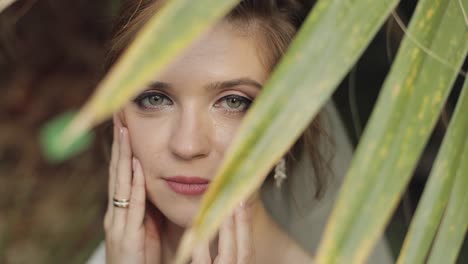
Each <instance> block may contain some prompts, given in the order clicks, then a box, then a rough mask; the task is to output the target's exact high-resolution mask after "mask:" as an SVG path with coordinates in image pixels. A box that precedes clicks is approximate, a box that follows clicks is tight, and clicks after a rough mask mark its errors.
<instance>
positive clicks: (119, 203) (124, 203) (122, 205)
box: [112, 198, 130, 208]
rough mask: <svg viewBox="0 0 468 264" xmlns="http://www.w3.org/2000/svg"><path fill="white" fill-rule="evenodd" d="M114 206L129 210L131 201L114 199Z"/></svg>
mask: <svg viewBox="0 0 468 264" xmlns="http://www.w3.org/2000/svg"><path fill="white" fill-rule="evenodd" d="M112 204H113V205H114V206H115V207H118V208H127V207H128V206H129V205H130V200H129V199H116V198H114V199H113V201H112Z"/></svg>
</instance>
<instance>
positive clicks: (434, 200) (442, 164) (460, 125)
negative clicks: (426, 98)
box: [397, 80, 468, 264]
mask: <svg viewBox="0 0 468 264" xmlns="http://www.w3.org/2000/svg"><path fill="white" fill-rule="evenodd" d="M466 113H468V80H466V81H465V87H464V91H463V93H462V95H461V96H460V99H459V103H458V104H457V108H456V110H455V114H454V116H453V117H452V121H451V122H450V126H449V128H448V130H447V133H446V135H445V137H444V141H443V143H442V147H441V149H440V151H439V153H438V154H437V159H436V161H435V164H434V168H433V169H432V172H431V175H430V177H429V181H428V182H427V184H426V187H425V189H424V193H423V195H422V198H421V200H420V202H419V205H418V208H417V210H416V214H415V216H414V217H413V221H412V222H411V226H410V229H409V231H408V234H407V235H406V239H405V242H404V244H403V248H402V250H401V252H400V256H399V259H398V262H397V263H411V264H413V263H414V264H417V263H424V261H425V259H426V256H427V253H428V252H429V249H430V247H431V244H432V241H433V240H434V237H435V234H436V231H437V228H438V227H439V224H440V221H441V219H442V215H443V213H444V210H445V207H446V205H447V201H448V200H449V197H450V195H451V192H452V190H453V181H454V179H455V175H457V174H463V173H465V175H466V173H467V172H468V170H466V168H465V170H463V169H462V164H463V163H465V164H466V162H463V161H464V160H467V159H468V156H467V155H468V152H467V151H468V122H466ZM463 153H464V154H463ZM465 178H466V176H465ZM460 180H461V179H460ZM460 180H459V181H460ZM457 185H461V186H463V184H461V183H457ZM465 190H468V186H466V185H465ZM452 195H455V194H453V193H452ZM467 204H468V201H467ZM465 207H466V206H465ZM455 208H462V210H463V207H455ZM465 210H466V209H465ZM454 226H455V227H456V228H455V231H456V232H458V233H460V234H463V230H460V228H461V226H460V225H454ZM465 230H466V224H465ZM453 248H454V249H456V247H453Z"/></svg>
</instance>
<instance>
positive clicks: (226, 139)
mask: <svg viewBox="0 0 468 264" xmlns="http://www.w3.org/2000/svg"><path fill="white" fill-rule="evenodd" d="M240 121H241V119H240V118H237V119H229V118H217V119H215V120H214V125H213V126H214V131H215V135H216V145H217V146H218V151H220V152H221V153H222V154H223V155H224V153H225V152H226V150H227V148H228V147H229V145H231V142H232V140H233V139H234V137H235V135H236V132H237V129H238V128H239V125H240V123H241V122H240Z"/></svg>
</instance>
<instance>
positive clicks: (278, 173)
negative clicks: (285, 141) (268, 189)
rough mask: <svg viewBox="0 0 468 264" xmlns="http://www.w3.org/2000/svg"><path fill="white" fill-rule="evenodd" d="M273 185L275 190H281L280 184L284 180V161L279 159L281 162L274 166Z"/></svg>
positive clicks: (285, 176)
mask: <svg viewBox="0 0 468 264" xmlns="http://www.w3.org/2000/svg"><path fill="white" fill-rule="evenodd" d="M274 178H275V183H276V187H277V188H281V184H282V183H283V181H284V180H286V178H287V175H286V160H285V159H284V158H281V160H280V161H279V162H278V164H276V166H275V176H274Z"/></svg>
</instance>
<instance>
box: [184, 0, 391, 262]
mask: <svg viewBox="0 0 468 264" xmlns="http://www.w3.org/2000/svg"><path fill="white" fill-rule="evenodd" d="M351 2H352V3H351ZM397 2H398V1H396V0H395V1H378V2H372V9H373V11H372V12H362V11H363V10H367V9H368V8H369V2H368V1H365V0H364V1H363V0H359V1H344V2H343V1H339V0H338V1H336V0H335V1H319V2H318V3H317V4H316V6H315V7H314V9H313V11H312V13H311V14H310V16H309V17H308V18H307V20H306V22H305V23H304V25H303V26H302V28H301V30H300V32H299V33H298V35H297V37H296V39H295V40H294V42H293V43H292V45H291V48H290V50H289V51H288V52H287V54H286V55H285V57H284V58H283V60H282V61H281V63H280V65H278V67H277V69H276V70H275V72H274V73H273V75H272V77H271V79H270V80H269V81H268V82H267V83H266V85H265V88H264V90H263V91H262V93H261V94H260V96H258V97H257V98H256V100H255V103H254V105H253V106H252V108H251V109H250V110H249V113H248V114H247V116H246V117H245V120H244V121H243V124H242V126H241V128H240V129H239V131H238V132H237V135H236V138H235V139H234V141H233V143H232V146H233V147H232V149H231V150H230V151H229V153H227V154H226V157H225V160H224V162H223V164H222V165H221V168H220V169H219V171H218V174H217V176H216V177H215V180H214V181H213V182H212V183H211V184H210V188H209V190H208V192H207V193H206V194H205V196H204V197H203V200H202V205H201V209H200V212H199V214H198V216H197V217H196V219H195V222H194V225H193V227H192V229H190V230H188V231H187V233H186V234H185V236H184V238H183V241H182V245H181V247H180V248H179V253H178V259H177V261H176V262H177V263H182V262H184V261H185V260H186V258H187V257H188V256H189V255H190V252H191V250H192V248H193V246H194V245H195V244H196V243H198V242H199V241H203V240H207V239H208V238H210V237H211V236H212V235H213V234H214V233H215V231H216V230H217V228H218V226H219V225H220V223H221V222H222V219H224V217H225V216H226V215H228V214H229V212H230V211H232V210H233V208H234V207H235V206H236V205H237V204H238V203H239V202H240V201H241V200H242V199H244V198H245V197H247V196H248V195H249V194H250V193H251V192H253V191H254V190H255V189H257V188H258V187H259V186H260V185H261V183H262V181H263V179H264V177H265V175H266V174H267V173H268V171H269V170H270V169H271V167H272V166H273V164H274V163H275V162H276V161H278V160H279V159H280V158H281V156H282V155H283V153H284V152H286V151H287V149H288V148H289V147H290V146H291V145H292V144H293V143H294V141H295V140H296V139H297V138H298V137H299V136H300V134H301V133H302V131H303V130H304V129H305V128H306V127H307V125H308V124H309V123H310V121H311V120H312V119H313V117H314V116H315V115H316V113H317V112H318V110H319V109H320V108H321V107H322V106H323V104H324V103H325V102H326V100H328V99H329V97H330V96H331V93H332V92H333V91H334V90H335V88H336V87H337V86H338V84H339V82H340V81H341V80H342V79H343V77H344V76H345V74H346V73H347V72H348V70H349V69H350V68H351V67H352V66H353V64H354V63H355V62H356V60H357V59H358V58H359V56H360V55H361V53H362V52H363V50H364V49H365V48H366V47H367V45H368V44H369V42H370V41H371V39H372V37H373V36H374V34H375V33H376V32H377V30H378V29H379V27H380V26H381V24H382V23H383V22H384V20H385V18H386V17H387V15H388V14H389V13H390V11H391V10H392V8H393V7H394V6H395V5H396V4H397Z"/></svg>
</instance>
